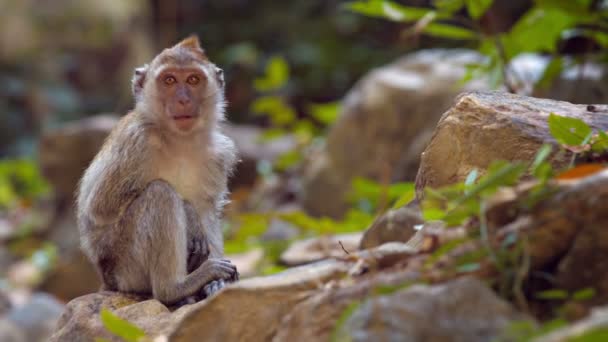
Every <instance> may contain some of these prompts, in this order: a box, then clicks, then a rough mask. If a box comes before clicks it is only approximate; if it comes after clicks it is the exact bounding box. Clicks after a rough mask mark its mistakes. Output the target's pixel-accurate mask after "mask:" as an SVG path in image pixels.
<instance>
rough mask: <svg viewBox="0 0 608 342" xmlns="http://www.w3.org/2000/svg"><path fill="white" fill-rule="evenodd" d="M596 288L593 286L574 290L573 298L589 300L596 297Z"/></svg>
mask: <svg viewBox="0 0 608 342" xmlns="http://www.w3.org/2000/svg"><path fill="white" fill-rule="evenodd" d="M595 294H596V292H595V289H594V288H592V287H588V288H584V289H582V290H578V291H576V292H574V294H573V295H572V299H574V300H588V299H591V298H593V297H595Z"/></svg>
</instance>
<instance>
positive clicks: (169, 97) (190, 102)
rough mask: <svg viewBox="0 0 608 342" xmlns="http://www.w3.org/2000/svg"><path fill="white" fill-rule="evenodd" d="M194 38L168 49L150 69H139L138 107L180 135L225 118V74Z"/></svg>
mask: <svg viewBox="0 0 608 342" xmlns="http://www.w3.org/2000/svg"><path fill="white" fill-rule="evenodd" d="M192 39H194V38H188V39H186V40H184V41H182V42H181V43H179V44H178V45H176V46H174V47H172V48H170V49H166V50H165V51H163V52H162V53H161V54H159V55H158V56H157V57H156V58H154V60H153V61H152V63H151V65H150V66H145V67H143V68H140V69H137V70H136V71H135V77H134V80H133V87H134V88H133V91H134V94H135V98H136V100H137V106H138V108H139V109H141V110H143V111H144V112H145V113H146V114H147V115H153V116H154V119H155V121H156V122H159V123H160V124H162V125H163V126H166V127H168V128H169V129H171V130H172V131H175V132H177V133H179V134H187V133H190V132H192V131H196V130H199V129H202V128H204V127H205V126H209V125H211V124H212V123H214V122H215V121H217V120H219V119H221V116H222V115H223V107H224V81H223V74H222V71H221V69H219V68H217V67H216V66H215V65H214V64H213V63H211V62H209V60H208V59H207V58H206V57H205V55H204V52H203V50H202V49H201V48H200V46H199V45H198V40H196V39H195V40H192ZM140 79H141V80H140ZM138 86H141V88H138Z"/></svg>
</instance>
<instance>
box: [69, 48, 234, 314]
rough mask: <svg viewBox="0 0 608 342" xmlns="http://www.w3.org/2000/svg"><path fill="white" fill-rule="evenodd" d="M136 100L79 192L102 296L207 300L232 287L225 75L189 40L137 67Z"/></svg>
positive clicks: (87, 248)
mask: <svg viewBox="0 0 608 342" xmlns="http://www.w3.org/2000/svg"><path fill="white" fill-rule="evenodd" d="M133 94H134V96H135V109H134V110H133V111H132V112H130V113H129V114H127V115H126V116H125V117H123V118H122V120H121V121H120V123H119V124H118V125H117V127H115V128H114V130H113V131H112V133H111V134H110V135H109V137H108V138H107V140H106V141H105V143H104V145H103V147H102V149H101V151H100V152H99V154H98V155H97V156H96V157H95V159H94V160H93V162H92V163H91V165H90V166H89V168H88V169H87V170H86V172H85V174H84V176H83V178H82V180H81V183H80V188H79V191H78V194H77V207H78V223H79V230H80V236H81V242H82V248H83V250H84V252H85V253H86V254H87V256H88V257H89V258H90V260H91V261H92V262H93V263H94V264H95V265H96V266H97V269H98V271H99V274H100V276H101V278H102V281H103V283H104V285H105V288H107V289H110V290H117V291H123V292H134V293H147V294H151V295H152V296H153V297H154V298H156V299H158V300H160V301H161V302H163V303H165V304H167V305H171V304H175V303H178V302H182V301H183V300H187V301H191V300H192V298H194V297H197V296H200V297H203V296H208V295H211V294H212V293H214V292H216V291H218V290H219V289H221V288H222V287H223V286H224V284H225V282H226V281H234V280H236V279H237V278H238V272H237V270H236V267H235V266H234V265H233V264H232V263H230V261H228V260H226V259H224V257H223V238H222V231H221V226H220V216H221V211H222V209H223V206H224V205H225V204H226V195H227V178H228V176H229V174H230V173H231V171H232V169H233V166H234V164H235V161H236V150H235V147H234V144H233V142H232V141H231V140H230V139H229V138H228V137H226V136H225V135H223V134H222V133H221V132H220V128H219V126H220V123H221V121H222V120H223V119H224V107H225V102H224V79H223V74H222V70H221V69H219V68H217V67H216V66H215V65H214V64H213V63H211V62H210V61H209V59H208V58H207V57H206V55H205V53H204V51H203V49H202V48H201V47H200V43H199V40H198V38H197V37H196V36H191V37H189V38H187V39H185V40H183V41H182V42H180V43H178V44H177V45H175V46H173V47H172V48H169V49H165V50H164V51H163V52H162V53H160V54H159V55H158V56H156V57H155V58H154V59H153V60H152V62H151V63H150V64H149V65H144V66H143V67H141V68H137V69H136V70H135V75H134V77H133Z"/></svg>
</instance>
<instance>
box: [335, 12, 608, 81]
mask: <svg viewBox="0 0 608 342" xmlns="http://www.w3.org/2000/svg"><path fill="white" fill-rule="evenodd" d="M493 3H494V1H493V0H435V1H433V8H418V7H407V6H402V5H399V4H397V3H396V2H393V1H388V0H360V1H353V2H350V3H348V4H347V5H346V6H345V7H346V8H347V9H349V10H350V11H354V12H357V13H360V14H363V15H366V16H372V17H380V18H385V19H387V20H391V21H396V22H401V23H406V24H410V25H408V26H407V28H406V29H405V31H404V34H406V35H410V36H415V35H419V34H425V35H429V36H433V37H439V38H443V39H447V40H459V41H462V40H464V41H468V42H469V43H470V44H472V46H474V47H476V48H477V50H478V51H479V52H480V53H481V54H483V55H485V56H486V57H487V60H486V61H485V62H484V63H482V64H478V65H471V66H470V70H469V74H468V76H467V77H466V80H469V79H471V78H476V77H482V76H486V77H488V78H489V80H490V83H491V84H493V85H494V86H498V85H500V84H504V85H506V86H507V88H508V89H510V90H511V91H515V90H516V89H517V88H518V86H519V85H520V83H521V81H522V80H519V79H517V75H515V74H514V73H512V72H511V71H510V70H509V67H508V65H509V62H510V61H511V60H512V59H513V58H515V57H517V56H518V55H520V54H522V53H543V54H548V55H551V56H552V59H551V62H550V63H548V64H547V67H546V69H545V71H544V75H543V76H542V77H541V78H540V79H539V80H538V82H537V86H539V87H547V86H548V85H550V84H551V82H552V80H553V79H554V78H555V77H556V76H558V75H559V74H560V72H561V71H562V70H564V69H565V68H569V67H572V66H574V65H577V64H580V63H586V62H587V61H588V60H589V57H590V55H591V54H594V55H597V57H598V59H600V60H602V59H604V60H605V58H606V57H607V55H606V51H607V49H606V48H607V47H608V32H607V27H606V25H605V20H606V18H608V7H606V6H603V5H602V2H601V1H599V2H598V1H592V0H572V1H560V0H536V1H534V5H533V6H532V7H531V8H530V9H529V10H528V11H527V12H526V13H525V14H524V15H523V16H521V17H520V18H519V20H518V21H517V22H516V23H515V24H513V25H511V26H510V27H508V28H505V29H502V28H501V29H499V28H496V27H493V25H492V23H493V22H494V19H495V18H496V16H499V15H500V14H499V13H496V12H494V11H492V6H493ZM574 39H584V41H585V42H586V43H585V44H586V45H585V46H586V47H585V49H583V51H576V52H568V51H564V49H562V48H561V47H563V46H566V45H567V43H568V41H571V40H574ZM600 51H603V52H600ZM573 53H579V54H580V55H583V56H585V57H584V58H572V57H573V56H572V54H573Z"/></svg>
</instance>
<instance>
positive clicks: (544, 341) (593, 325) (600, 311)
mask: <svg viewBox="0 0 608 342" xmlns="http://www.w3.org/2000/svg"><path fill="white" fill-rule="evenodd" d="M607 330H608V307H600V308H596V309H594V310H593V311H592V312H591V315H590V316H589V317H587V318H585V319H583V320H580V321H578V322H576V323H574V324H572V325H569V326H566V327H563V328H560V329H558V330H555V331H553V332H551V333H549V334H545V335H543V336H541V337H538V338H536V339H534V340H533V342H563V341H603V340H605V339H606V336H607V335H606V331H607ZM598 333H599V334H598Z"/></svg>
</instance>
